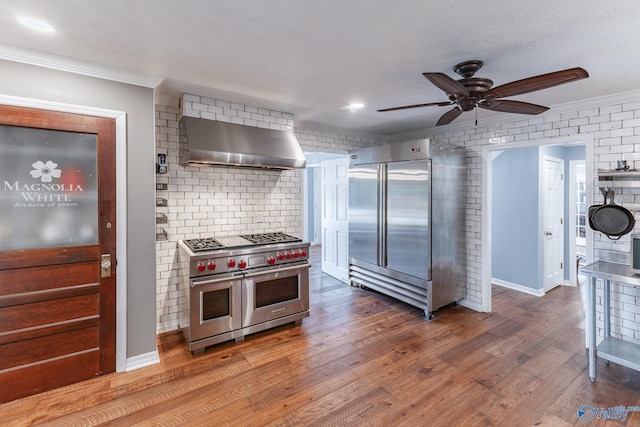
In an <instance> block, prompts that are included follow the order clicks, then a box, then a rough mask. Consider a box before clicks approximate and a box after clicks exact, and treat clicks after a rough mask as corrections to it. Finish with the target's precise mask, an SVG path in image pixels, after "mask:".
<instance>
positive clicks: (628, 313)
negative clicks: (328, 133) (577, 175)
mask: <svg viewBox="0 0 640 427" xmlns="http://www.w3.org/2000/svg"><path fill="white" fill-rule="evenodd" d="M520 117H525V116H517V115H514V118H515V120H514V121H513V122H507V123H502V124H499V125H491V126H482V125H480V126H477V127H469V128H466V129H464V130H454V131H444V132H442V133H436V132H435V131H436V130H431V131H425V132H424V133H422V134H420V133H417V134H415V135H414V136H413V138H415V139H417V138H429V139H431V140H432V141H434V142H448V143H451V144H456V145H461V146H464V147H466V148H467V150H468V155H467V159H468V162H467V190H468V194H467V197H468V205H467V209H466V215H467V219H466V221H467V225H466V240H467V248H466V251H467V259H466V260H465V265H464V268H466V272H467V280H468V295H467V298H468V300H469V301H470V302H472V303H475V304H478V305H481V304H482V274H483V272H482V268H483V266H482V242H481V239H482V189H483V186H482V148H483V147H484V146H487V145H491V144H492V142H493V143H495V142H496V141H497V142H500V143H513V142H520V141H522V142H524V141H536V140H540V139H549V138H554V137H566V136H575V135H587V134H589V135H591V136H592V137H593V153H594V158H593V170H594V171H597V170H598V169H614V168H616V167H617V161H618V160H627V163H628V164H629V166H630V167H631V168H637V169H640V101H638V102H626V103H620V104H618V105H607V106H603V107H589V108H584V109H581V110H578V111H574V112H566V113H560V114H558V113H556V114H553V113H551V114H548V115H544V116H534V117H531V118H528V117H527V118H525V119H520ZM413 138H412V139H413ZM587 160H588V159H587ZM615 190H616V201H618V202H620V203H624V206H625V207H627V208H628V209H630V210H631V211H632V212H635V216H636V220H638V219H640V189H633V188H616V189H615ZM593 197H594V199H593V200H596V201H598V200H601V199H602V196H601V195H600V192H599V190H598V189H597V188H595V189H594V195H593ZM638 224H640V222H638ZM638 227H640V225H638V226H636V230H635V231H636V232H637V230H638ZM629 249H630V246H629V235H627V236H625V237H623V238H622V239H621V240H620V241H612V240H609V239H607V238H606V237H604V236H603V235H602V234H601V233H594V254H593V255H594V257H595V259H597V254H598V251H600V250H606V251H612V252H621V253H628V252H629ZM614 292H615V293H616V295H615V296H613V297H612V300H613V302H612V335H614V336H616V337H618V338H620V337H622V338H624V339H625V340H629V341H632V342H636V343H639V344H640V290H639V289H626V290H621V289H620V287H616V288H614ZM598 299H599V304H600V305H599V308H598V312H599V313H598V318H599V319H600V321H601V320H602V317H603V313H602V290H601V289H599V290H598ZM600 332H601V331H600ZM600 335H602V333H600Z"/></svg>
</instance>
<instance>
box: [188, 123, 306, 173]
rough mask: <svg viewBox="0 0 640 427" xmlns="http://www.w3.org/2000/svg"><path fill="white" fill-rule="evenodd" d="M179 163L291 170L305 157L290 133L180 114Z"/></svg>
mask: <svg viewBox="0 0 640 427" xmlns="http://www.w3.org/2000/svg"><path fill="white" fill-rule="evenodd" d="M180 163H181V164H183V165H186V164H210V165H227V166H247V167H257V168H270V169H294V168H304V167H305V164H306V160H305V158H304V153H303V152H302V149H301V148H300V144H298V140H297V139H296V137H295V135H294V134H293V132H285V131H279V130H273V129H264V128H258V127H253V126H244V125H238V124H235V123H227V122H220V121H216V120H206V119H197V118H194V117H183V118H182V119H181V120H180Z"/></svg>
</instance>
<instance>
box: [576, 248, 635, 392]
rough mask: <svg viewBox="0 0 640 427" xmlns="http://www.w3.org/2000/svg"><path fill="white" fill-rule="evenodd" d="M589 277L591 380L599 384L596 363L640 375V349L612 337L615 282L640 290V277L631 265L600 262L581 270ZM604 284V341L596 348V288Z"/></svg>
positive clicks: (588, 328)
mask: <svg viewBox="0 0 640 427" xmlns="http://www.w3.org/2000/svg"><path fill="white" fill-rule="evenodd" d="M580 272H581V274H584V275H586V276H588V277H589V281H588V286H589V292H588V319H587V320H588V321H587V339H588V341H589V342H588V346H589V377H590V378H591V381H595V380H596V359H597V358H598V357H601V358H603V359H605V360H608V361H611V362H614V363H617V364H619V365H622V366H626V367H628V368H631V369H635V370H636V371H640V345H637V344H635V343H632V342H629V341H624V340H621V339H619V338H614V337H612V336H611V282H616V283H618V284H619V285H622V286H636V287H640V274H638V273H634V272H633V271H632V270H631V268H630V267H629V266H628V265H625V264H615V263H612V262H605V261H596V262H594V263H591V264H589V265H585V266H584V267H583V268H581V269H580ZM598 279H601V280H602V281H603V290H604V296H603V306H604V307H603V308H604V319H603V320H604V326H603V330H604V339H603V340H602V341H601V342H600V344H597V345H596V339H597V337H596V335H597V327H596V285H597V283H598Z"/></svg>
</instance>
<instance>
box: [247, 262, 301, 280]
mask: <svg viewBox="0 0 640 427" xmlns="http://www.w3.org/2000/svg"><path fill="white" fill-rule="evenodd" d="M310 267H311V264H299V265H293V266H291V267H282V268H278V269H275V268H274V269H272V270H271V269H270V270H262V271H259V272H255V273H249V274H245V275H244V277H245V278H249V277H256V276H264V275H265V274H269V273H280V272H283V271H292V270H300V269H301V268H310Z"/></svg>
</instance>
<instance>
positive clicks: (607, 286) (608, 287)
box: [602, 279, 611, 338]
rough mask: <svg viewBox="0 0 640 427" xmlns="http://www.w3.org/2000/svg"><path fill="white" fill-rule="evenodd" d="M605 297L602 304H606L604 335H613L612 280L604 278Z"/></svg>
mask: <svg viewBox="0 0 640 427" xmlns="http://www.w3.org/2000/svg"><path fill="white" fill-rule="evenodd" d="M603 291H604V298H603V300H602V303H603V304H602V305H603V306H604V319H603V320H604V331H603V333H604V336H605V338H606V337H610V336H611V292H610V291H611V280H609V279H605V280H604V287H603Z"/></svg>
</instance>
